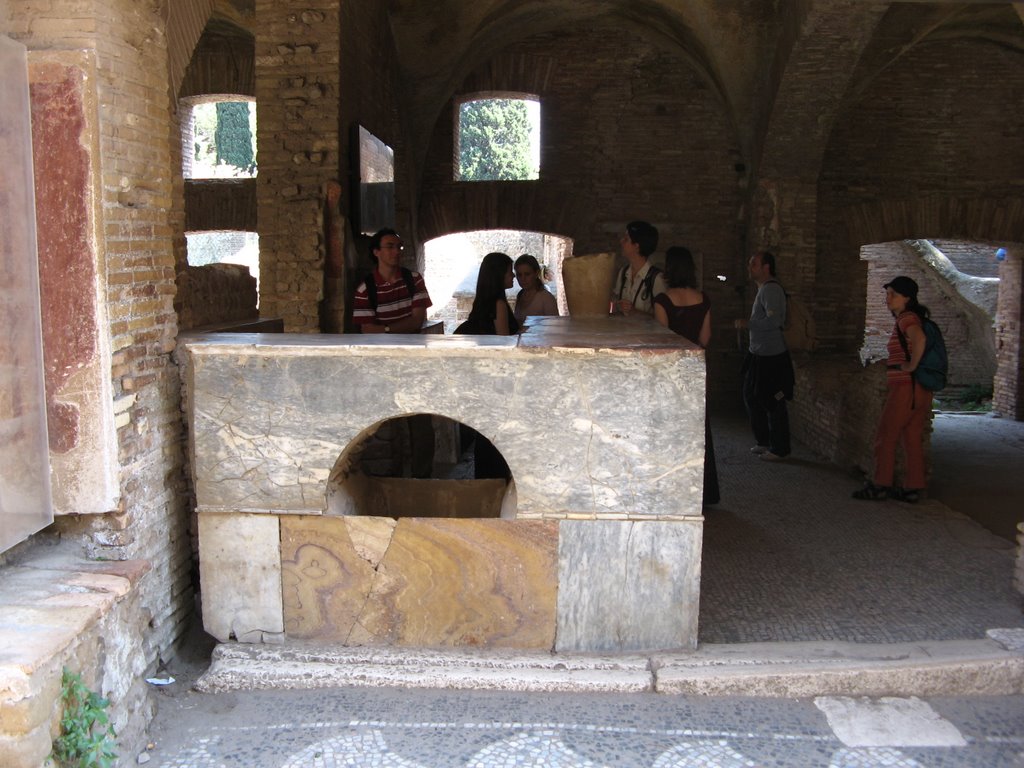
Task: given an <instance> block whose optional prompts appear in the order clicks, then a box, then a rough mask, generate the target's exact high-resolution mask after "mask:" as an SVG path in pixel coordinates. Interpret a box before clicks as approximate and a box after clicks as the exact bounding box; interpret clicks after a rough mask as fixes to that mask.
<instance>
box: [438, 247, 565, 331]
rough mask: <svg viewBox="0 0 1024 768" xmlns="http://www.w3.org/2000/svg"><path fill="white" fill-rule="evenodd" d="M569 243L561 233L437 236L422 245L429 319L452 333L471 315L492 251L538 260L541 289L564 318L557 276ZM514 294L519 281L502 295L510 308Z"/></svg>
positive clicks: (563, 296)
mask: <svg viewBox="0 0 1024 768" xmlns="http://www.w3.org/2000/svg"><path fill="white" fill-rule="evenodd" d="M572 242H573V241H572V240H571V239H570V238H567V237H561V236H559V235H549V234H546V233H544V232H526V231H522V230H513V229H487V230H477V231H474V232H456V233H454V234H451V235H443V236H441V237H435V238H434V239H433V240H430V241H428V242H426V243H424V246H423V258H424V271H423V279H424V280H425V281H426V284H427V290H428V291H430V298H431V300H432V301H433V306H431V307H430V309H429V310H428V311H427V319H429V320H431V321H442V322H444V330H445V333H452V332H453V331H454V330H455V328H456V326H458V324H459V323H461V322H462V321H463V320H465V319H466V318H467V317H469V310H470V309H471V308H472V306H473V296H474V295H475V293H476V278H477V273H479V271H480V262H481V260H482V259H483V257H484V255H485V254H487V253H489V252H491V251H501V252H502V253H507V254H508V255H509V256H511V257H512V260H513V261H515V259H517V258H518V257H519V256H521V255H522V254H524V253H529V254H531V255H532V256H534V257H536V259H537V262H538V263H539V264H540V265H541V268H542V269H543V270H544V285H545V287H546V288H547V289H548V290H549V291H550V292H551V293H552V294H554V296H555V298H556V299H557V300H558V308H559V312H560V313H561V314H563V315H564V314H567V313H568V310H567V307H566V304H565V292H564V291H563V290H562V287H561V282H562V280H561V275H562V261H563V260H564V259H565V258H566V257H567V256H569V255H571V254H572ZM518 293H519V283H518V281H517V282H515V283H514V284H513V286H512V288H510V289H509V290H508V291H507V293H506V296H507V298H508V301H509V304H510V305H511V306H512V307H513V309H514V308H515V300H516V295H517V294H518Z"/></svg>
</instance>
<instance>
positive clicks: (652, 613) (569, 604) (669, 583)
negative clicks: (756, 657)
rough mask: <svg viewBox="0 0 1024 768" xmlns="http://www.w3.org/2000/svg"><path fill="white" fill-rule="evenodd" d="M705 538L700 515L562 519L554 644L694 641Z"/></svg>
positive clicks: (589, 646) (603, 647)
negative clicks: (664, 519) (688, 519)
mask: <svg viewBox="0 0 1024 768" xmlns="http://www.w3.org/2000/svg"><path fill="white" fill-rule="evenodd" d="M702 538H703V527H702V525H701V524H700V523H699V522H662V521H646V520H645V521H621V522H619V521H609V520H597V521H590V520H584V521H577V520H566V521H563V522H562V523H561V524H560V527H559V537H558V541H559V544H558V636H557V641H556V644H555V649H556V650H557V651H560V652H561V651H596V652H616V653H620V652H623V651H640V650H648V651H649V650H655V649H659V648H664V649H667V648H690V649H692V648H696V647H697V615H698V608H699V601H700V565H701V543H702Z"/></svg>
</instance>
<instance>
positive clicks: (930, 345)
mask: <svg viewBox="0 0 1024 768" xmlns="http://www.w3.org/2000/svg"><path fill="white" fill-rule="evenodd" d="M921 326H922V327H923V329H924V338H925V343H924V354H923V355H921V359H920V360H919V361H918V363H917V370H915V371H914V373H913V374H912V375H913V377H914V380H915V381H916V382H917V383H918V384H920V385H921V386H922V387H924V388H925V389H927V390H928V391H930V392H941V391H942V390H943V389H945V388H946V376H947V374H948V373H949V355H948V354H947V353H946V340H945V339H943V338H942V331H941V330H940V329H939V326H938V325H937V324H936V323H935V321H934V320H930V319H928V318H927V317H922V318H921ZM896 334H897V335H898V336H899V338H900V346H901V347H903V354H904V355H906V356H907V360H909V359H910V350H909V349H908V347H907V338H906V337H905V336H904V335H903V331H901V330H900V327H899V325H898V324H897V326H896Z"/></svg>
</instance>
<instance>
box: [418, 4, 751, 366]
mask: <svg viewBox="0 0 1024 768" xmlns="http://www.w3.org/2000/svg"><path fill="white" fill-rule="evenodd" d="M481 91H483V92H486V91H502V92H522V93H531V94H535V95H536V96H538V97H539V98H540V103H541V171H540V180H539V181H532V182H506V183H479V182H477V183H473V182H459V183H457V182H454V181H453V158H452V152H453V141H454V117H453V115H454V112H453V110H454V103H453V102H452V101H450V102H449V103H448V104H447V105H446V107H445V108H444V110H443V111H442V112H441V114H440V115H439V116H438V120H437V123H436V126H435V129H434V135H433V137H432V140H431V143H430V149H429V151H428V154H427V160H426V163H425V166H424V181H423V190H424V192H423V197H422V199H421V204H420V213H419V222H420V228H419V231H420V236H421V237H422V238H424V239H429V238H432V237H435V236H438V235H443V234H448V233H450V232H456V231H466V230H474V229H488V228H509V229H518V228H523V229H529V230H533V231H543V232H549V233H552V234H557V235H561V236H564V237H568V238H571V239H572V240H573V241H574V242H573V251H574V252H575V253H577V254H581V253H593V252H599V251H614V252H616V253H617V252H618V250H619V246H618V238H619V235H620V233H621V232H622V230H623V228H624V226H625V224H626V222H628V221H630V220H631V219H647V220H649V221H651V222H653V223H654V224H655V225H656V226H657V227H658V228H659V230H660V232H661V242H660V246H659V251H664V249H665V248H666V247H668V246H670V245H673V244H680V245H686V246H687V247H689V248H690V249H691V250H693V251H694V253H695V254H696V255H697V257H698V260H699V259H703V263H704V276H705V277H704V288H705V290H707V291H708V293H709V295H710V298H711V303H712V306H713V307H714V312H713V315H712V317H713V320H714V325H715V330H714V341H713V347H714V346H716V345H717V346H723V347H730V346H732V345H734V344H735V341H734V339H733V336H734V334H733V331H732V320H733V319H734V318H735V317H739V316H746V315H747V314H749V303H748V302H749V300H751V299H752V298H753V294H750V296H747V295H745V293H744V292H743V291H744V289H745V287H746V283H747V277H746V262H745V258H744V257H743V254H742V239H741V233H740V226H739V223H738V219H739V215H740V210H741V208H742V198H743V190H742V183H743V181H744V179H745V174H744V173H741V172H738V171H737V164H739V163H740V162H741V157H740V150H739V146H738V138H737V137H736V132H735V130H734V129H733V127H732V126H731V125H730V121H729V119H728V117H727V115H726V114H725V111H724V109H723V106H722V103H721V101H720V99H719V98H718V97H717V95H716V94H715V92H714V90H713V89H712V88H711V87H710V86H709V84H708V83H707V82H706V81H705V80H704V79H703V78H702V77H701V76H700V75H699V73H698V72H697V71H696V70H694V69H693V68H692V66H691V65H690V64H689V63H688V62H686V61H684V60H682V59H679V58H676V57H675V56H673V55H670V54H668V53H666V52H664V51H662V50H661V49H659V48H657V47H656V46H654V45H652V44H651V43H649V42H648V41H646V40H644V39H643V38H641V37H639V36H636V35H635V34H633V33H631V32H629V31H628V30H626V29H624V28H622V27H619V26H613V25H608V24H606V23H603V22H594V23H590V24H586V25H581V26H579V27H576V28H574V29H572V30H570V31H568V32H565V31H562V32H560V33H558V34H542V35H536V36H534V37H531V38H529V39H527V40H525V41H523V42H521V43H518V44H514V45H512V46H510V48H509V49H507V50H505V51H503V52H502V53H500V54H499V55H498V56H496V57H495V58H494V59H493V60H491V61H489V62H487V63H486V64H484V65H483V66H481V67H480V68H478V69H477V70H476V71H474V72H472V73H470V74H469V75H468V76H467V77H466V78H465V80H464V82H463V83H462V85H461V86H460V87H459V88H457V90H456V95H459V94H467V93H475V92H481ZM718 274H722V275H725V276H726V277H727V278H728V280H727V282H724V283H723V282H720V281H718V280H717V279H715V277H714V276H715V275H718ZM727 376H728V382H727V383H726V382H724V381H723V386H727V385H728V386H731V385H732V380H734V379H735V378H736V374H735V371H732V370H729V371H728V372H727Z"/></svg>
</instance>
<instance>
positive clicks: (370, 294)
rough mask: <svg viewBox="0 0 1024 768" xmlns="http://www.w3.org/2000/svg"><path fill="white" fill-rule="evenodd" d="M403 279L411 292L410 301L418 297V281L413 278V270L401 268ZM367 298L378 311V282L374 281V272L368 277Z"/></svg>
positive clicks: (374, 309) (366, 281)
mask: <svg viewBox="0 0 1024 768" xmlns="http://www.w3.org/2000/svg"><path fill="white" fill-rule="evenodd" d="M400 269H401V270H402V279H403V280H405V288H406V290H407V291H409V301H412V300H413V299H414V298H415V297H416V279H415V278H414V277H413V276H412V270H411V269H406V268H405V267H400ZM364 282H365V283H366V298H367V299H369V300H370V306H371V307H372V308H373V311H374V312H376V311H377V281H376V280H374V279H373V272H371V273H370V274H368V275H367V276H366V280H365V281H364Z"/></svg>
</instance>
